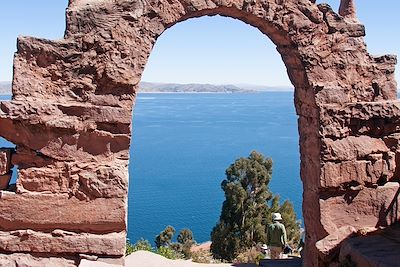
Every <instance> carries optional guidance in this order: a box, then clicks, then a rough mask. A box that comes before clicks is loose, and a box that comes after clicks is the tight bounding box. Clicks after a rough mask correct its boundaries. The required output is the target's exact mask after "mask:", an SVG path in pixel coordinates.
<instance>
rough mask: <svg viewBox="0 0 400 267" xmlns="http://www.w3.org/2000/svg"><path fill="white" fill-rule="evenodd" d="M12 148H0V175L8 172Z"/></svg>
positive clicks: (10, 165) (10, 166)
mask: <svg viewBox="0 0 400 267" xmlns="http://www.w3.org/2000/svg"><path fill="white" fill-rule="evenodd" d="M12 152H13V149H7V148H0V175H5V174H8V173H9V172H10V170H11V168H12V164H11V153H12Z"/></svg>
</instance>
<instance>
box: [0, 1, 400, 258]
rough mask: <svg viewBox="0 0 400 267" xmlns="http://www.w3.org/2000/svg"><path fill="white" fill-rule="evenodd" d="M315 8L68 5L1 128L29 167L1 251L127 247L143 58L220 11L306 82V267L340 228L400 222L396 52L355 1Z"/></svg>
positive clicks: (38, 49)
mask: <svg viewBox="0 0 400 267" xmlns="http://www.w3.org/2000/svg"><path fill="white" fill-rule="evenodd" d="M313 2H314V1H310V0H290V1H289V0H288V1H283V0H261V1H256V0H212V1H202V0H152V1H144V0H139V1H131V0H117V1H112V0H101V1H94V0H70V3H69V7H68V10H67V28H66V32H65V38H64V39H63V40H59V41H49V40H43V39H36V38H31V37H21V38H19V39H18V52H17V54H16V56H15V60H14V79H13V99H12V101H11V102H3V103H2V104H1V113H0V135H1V136H3V137H5V138H6V139H8V140H10V141H12V142H13V143H15V144H16V145H17V150H16V152H15V153H14V154H13V155H12V157H11V161H12V162H13V164H16V165H18V166H19V168H20V173H19V179H18V183H17V190H16V192H15V193H12V192H5V191H2V192H1V197H0V210H1V212H0V231H1V232H0V251H3V252H7V253H13V252H25V253H33V252H37V253H51V254H56V255H62V254H68V255H71V256H74V255H75V256H76V255H77V254H79V253H85V254H96V255H101V256H102V257H113V258H118V257H121V256H123V255H124V246H125V236H126V211H127V188H128V169H127V165H128V161H129V145H130V138H131V130H130V124H131V111H132V106H133V104H134V100H135V96H136V89H137V85H138V83H139V81H140V78H141V74H142V72H143V69H144V66H145V64H146V62H147V59H148V56H149V54H150V52H151V49H152V47H153V45H154V43H155V42H156V39H157V37H158V36H160V35H161V34H162V32H163V31H164V30H165V29H167V28H168V27H172V26H173V25H174V24H176V23H178V22H180V21H183V20H186V19H189V18H193V17H199V16H204V15H217V14H218V15H222V16H229V17H232V18H236V19H240V20H242V21H244V22H245V23H248V24H250V25H252V26H254V27H256V28H258V29H259V30H260V31H261V32H263V33H264V34H266V35H267V36H268V37H269V38H270V39H271V40H272V41H273V42H274V43H275V44H276V45H277V50H278V52H279V53H280V54H281V56H282V60H283V61H284V63H285V65H286V67H287V71H288V75H289V77H290V79H291V81H292V83H293V84H294V86H295V105H296V111H297V114H298V115H299V133H300V152H301V177H302V181H303V189H304V191H303V215H304V221H305V226H306V231H307V240H306V242H307V250H306V258H305V262H304V265H305V266H317V265H318V264H320V265H322V264H324V263H326V262H328V261H331V260H333V259H332V258H331V256H332V255H333V252H332V251H331V250H329V249H328V247H327V246H326V243H324V242H325V240H326V239H325V238H326V237H327V236H328V235H335V234H337V233H342V232H343V229H348V227H349V226H351V227H354V228H351V229H358V228H361V227H366V226H377V225H379V224H391V223H393V222H395V221H398V220H399V218H393V217H391V218H388V216H386V215H385V214H388V213H389V211H390V209H393V207H392V206H391V205H390V203H391V201H393V199H394V198H397V197H398V195H396V192H397V190H398V188H399V184H398V180H399V176H398V168H397V167H396V164H397V159H398V158H399V152H397V151H398V150H399V142H398V141H399V139H400V135H399V131H400V130H399V129H400V128H399V126H400V109H399V104H398V102H397V101H396V82H395V80H394V65H395V63H396V58H395V57H394V56H382V57H373V56H371V55H369V54H368V52H367V51H366V46H365V43H364V40H363V36H364V34H365V33H364V27H363V25H361V24H359V23H358V22H357V21H356V19H355V17H354V12H353V11H352V10H354V9H352V7H353V6H352V1H342V5H341V12H340V13H341V14H342V15H343V16H344V17H342V16H340V15H338V14H336V13H335V12H334V11H332V10H331V8H330V7H329V6H327V5H316V4H315V3H313ZM8 159H9V157H8ZM396 208H397V207H396ZM28 229H30V230H28ZM26 236H28V237H29V238H24V237H26ZM317 242H318V243H317ZM38 244H40V245H38Z"/></svg>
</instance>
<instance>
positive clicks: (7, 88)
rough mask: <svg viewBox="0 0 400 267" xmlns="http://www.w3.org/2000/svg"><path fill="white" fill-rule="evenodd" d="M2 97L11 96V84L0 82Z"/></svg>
mask: <svg viewBox="0 0 400 267" xmlns="http://www.w3.org/2000/svg"><path fill="white" fill-rule="evenodd" d="M0 95H11V82H0Z"/></svg>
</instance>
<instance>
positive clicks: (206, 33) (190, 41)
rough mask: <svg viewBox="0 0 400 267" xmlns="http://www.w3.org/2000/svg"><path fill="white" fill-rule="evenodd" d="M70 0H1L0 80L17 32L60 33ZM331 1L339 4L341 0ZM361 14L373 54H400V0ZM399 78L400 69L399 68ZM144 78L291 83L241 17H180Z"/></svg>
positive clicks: (365, 3) (363, 7) (368, 4)
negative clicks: (185, 18) (184, 19)
mask: <svg viewBox="0 0 400 267" xmlns="http://www.w3.org/2000/svg"><path fill="white" fill-rule="evenodd" d="M67 2H68V1H67V0H37V1H32V0H1V1H0V25H1V27H0V38H1V39H0V40H1V41H0V81H9V80H11V78H12V59H13V53H14V52H15V50H16V48H15V47H16V38H17V36H18V35H29V36H36V37H43V38H48V39H59V38H62V36H63V34H64V29H65V16H64V13H65V8H66V7H67ZM318 2H328V3H329V4H331V6H332V7H333V8H334V9H335V10H337V8H338V5H339V2H340V1H339V0H335V1H333V0H329V1H318ZM356 2H357V11H358V16H359V19H360V20H361V22H362V23H364V24H365V26H366V30H367V36H366V41H367V44H368V50H369V51H370V53H372V54H385V53H388V54H398V55H400V29H399V27H400V15H399V12H400V1H399V0H380V1H378V0H358V1H356ZM396 77H397V80H398V81H400V71H397V72H396ZM143 80H144V81H152V82H176V83H217V84H222V83H224V84H225V83H226V84H238V83H245V84H259V85H271V86H274V85H289V84H290V82H289V80H288V78H287V75H286V69H285V67H284V65H283V63H282V60H281V58H280V56H279V54H278V52H277V51H276V49H275V47H274V45H273V44H272V43H271V41H270V40H269V39H268V38H267V37H266V36H264V35H263V34H261V33H260V32H259V31H258V30H257V29H255V28H253V27H251V26H249V25H247V24H245V23H243V22H241V21H238V20H234V19H230V18H222V17H218V16H217V17H202V18H198V19H191V20H188V21H185V22H182V23H179V24H177V25H175V26H173V27H172V28H170V29H168V30H167V31H166V32H164V33H163V34H162V35H161V37H160V38H159V39H158V41H157V43H156V45H155V47H154V50H153V52H152V54H151V56H150V59H149V62H148V64H147V66H146V69H145V72H144V74H143Z"/></svg>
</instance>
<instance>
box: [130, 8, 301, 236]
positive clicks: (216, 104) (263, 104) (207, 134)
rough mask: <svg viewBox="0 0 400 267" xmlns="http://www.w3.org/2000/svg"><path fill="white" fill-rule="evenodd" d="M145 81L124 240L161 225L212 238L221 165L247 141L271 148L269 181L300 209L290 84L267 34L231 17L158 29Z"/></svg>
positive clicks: (244, 149)
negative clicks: (157, 36) (187, 230)
mask: <svg viewBox="0 0 400 267" xmlns="http://www.w3.org/2000/svg"><path fill="white" fill-rule="evenodd" d="M188 32H189V33H190V32H192V33H193V39H191V36H187V35H185V33H188ZM182 40H184V41H182ZM143 81H147V82H156V83H150V84H149V83H142V85H141V86H142V88H144V89H145V90H144V91H142V92H140V93H139V94H138V98H137V102H136V105H135V110H134V120H133V141H132V147H133V148H134V149H133V150H132V151H131V159H132V160H131V162H130V167H129V169H130V177H131V182H130V195H129V198H130V199H129V217H128V230H129V233H128V237H129V239H130V240H131V241H136V240H138V239H139V238H145V239H148V240H149V241H150V242H153V240H154V238H155V236H156V235H157V234H158V233H159V232H160V231H161V230H163V229H164V227H165V226H167V225H172V226H174V227H175V228H176V230H177V231H179V230H180V229H182V228H190V229H192V230H193V233H194V237H195V239H196V240H197V241H198V242H205V241H208V240H210V232H211V230H212V228H213V227H214V226H215V224H216V222H217V221H218V218H219V215H220V213H221V204H222V202H223V197H224V196H223V191H222V190H221V186H220V184H221V181H222V180H223V179H224V178H225V177H224V171H225V169H226V168H227V167H228V166H229V164H231V163H232V162H233V161H234V160H235V159H237V158H239V157H247V156H248V154H249V153H250V152H251V151H252V150H257V151H259V152H261V153H263V154H264V155H266V156H269V157H271V158H272V160H273V161H274V167H273V176H272V181H271V183H270V188H271V190H272V191H273V192H274V193H278V194H279V195H280V196H281V200H285V199H289V200H291V201H292V202H293V203H294V207H295V211H296V213H297V215H298V218H299V219H300V218H301V216H302V215H301V214H302V212H301V205H302V189H301V188H302V185H301V181H300V171H299V168H300V156H299V148H298V146H299V145H298V142H299V137H298V131H297V116H296V114H295V108H294V105H293V90H294V89H293V86H292V85H291V84H290V82H289V80H288V78H287V74H286V69H285V66H284V65H283V62H282V59H281V58H280V56H279V53H277V51H276V48H275V46H274V44H273V43H272V42H271V41H270V40H269V39H268V37H267V36H265V35H263V34H262V33H260V32H259V31H258V30H257V29H256V28H253V27H250V26H249V25H246V24H245V23H243V22H241V21H238V20H234V19H231V18H226V17H220V16H214V17H201V18H196V19H190V20H187V21H185V22H183V23H179V24H177V25H175V26H174V27H172V28H171V29H169V30H167V32H166V33H164V34H162V35H161V37H160V38H159V39H158V41H157V43H156V46H155V48H154V49H153V51H152V54H151V56H150V59H149V62H148V64H147V66H146V70H145V72H144V75H143V78H142V82H143ZM161 83H164V84H161ZM182 84H183V85H182ZM184 84H186V85H184ZM187 84H190V85H187ZM210 84H213V86H211V85H210ZM185 90H186V91H185ZM187 90H189V93H188V92H187ZM207 90H211V91H212V90H215V92H214V93H213V94H210V93H208V94H207V93H205V92H203V93H198V92H197V91H201V92H202V91H207ZM224 90H225V91H229V90H232V91H229V92H235V90H238V92H237V93H226V92H224ZM149 91H150V92H149ZM163 91H165V92H169V93H168V94H166V93H165V92H163ZM209 92H210V91H209Z"/></svg>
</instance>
